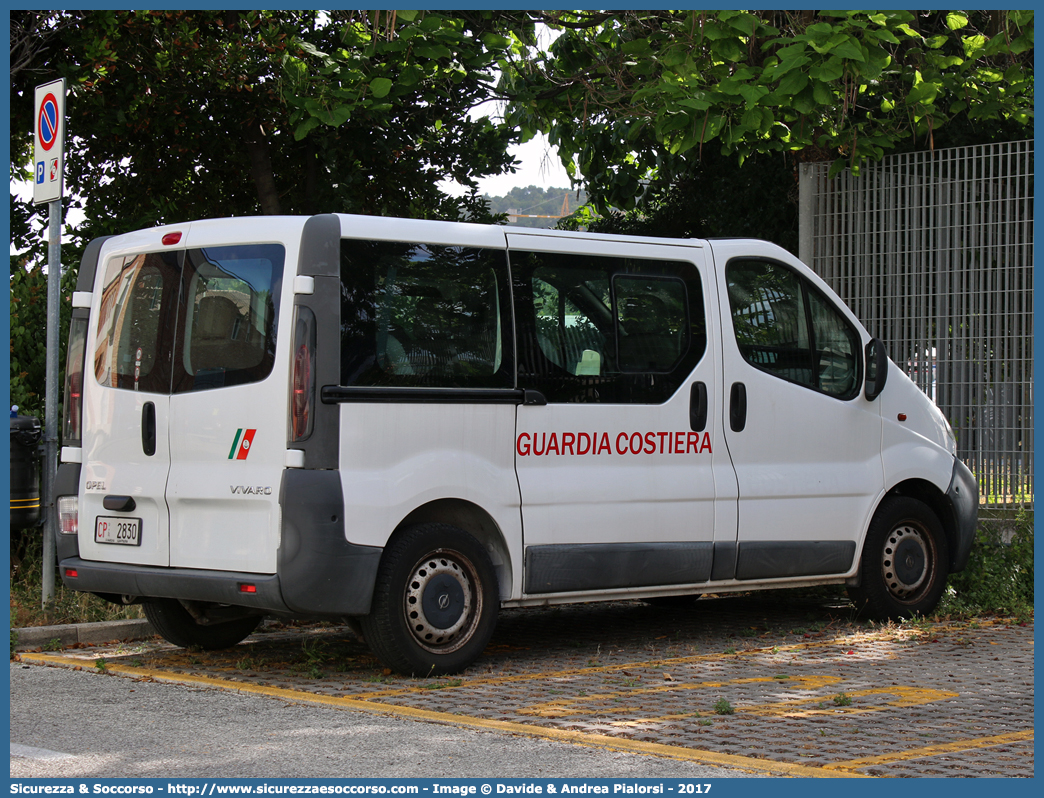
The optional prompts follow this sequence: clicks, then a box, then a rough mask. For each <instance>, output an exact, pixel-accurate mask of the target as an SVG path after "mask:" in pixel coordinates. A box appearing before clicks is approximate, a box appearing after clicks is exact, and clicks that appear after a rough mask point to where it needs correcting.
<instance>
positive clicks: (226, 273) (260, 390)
mask: <svg viewBox="0 0 1044 798" xmlns="http://www.w3.org/2000/svg"><path fill="white" fill-rule="evenodd" d="M207 232H208V231H206V230H200V229H199V228H196V229H194V230H193V236H192V238H191V239H190V240H189V241H188V242H187V243H188V244H189V248H188V249H187V250H186V253H185V257H184V260H183V266H182V286H181V297H182V299H181V309H180V310H181V317H180V320H179V321H180V323H179V325H178V334H177V337H176V340H175V342H174V349H173V353H172V356H173V365H172V373H173V380H172V393H171V397H170V415H169V418H170V428H169V431H170V476H169V479H168V482H167V491H166V495H167V505H168V507H169V509H170V565H171V567H176V568H204V569H213V570H223V571H247V572H252V573H275V570H276V551H277V549H278V547H279V483H280V478H281V476H282V472H283V468H284V465H285V459H286V418H287V401H288V383H287V379H288V377H287V375H288V373H289V361H288V357H289V356H288V354H286V353H285V352H280V351H279V350H277V346H276V342H277V333H278V332H279V331H280V327H281V326H282V328H283V329H285V330H286V331H287V332H289V329H290V321H289V318H287V319H286V320H285V321H284V324H283V325H280V323H279V322H280V319H279V311H280V307H281V305H282V304H283V303H282V302H281V293H282V286H283V269H284V263H285V259H286V248H285V247H284V245H283V244H280V243H242V244H215V245H209V244H208V243H207V239H208V238H209V237H210V236H209V235H207ZM214 233H218V234H220V231H219V230H216V231H214ZM266 233H267V235H266V236H265V237H266V238H267V236H268V235H270V234H271V233H270V232H268V231H266ZM226 235H227V234H226ZM215 238H217V236H215ZM217 240H220V238H217ZM262 240H264V239H262ZM268 240H269V241H270V240H271V239H268ZM287 304H291V303H287ZM283 350H288V347H283ZM277 352H279V354H277ZM277 361H278V363H279V364H280V368H279V370H276V368H275V366H276V363H277Z"/></svg>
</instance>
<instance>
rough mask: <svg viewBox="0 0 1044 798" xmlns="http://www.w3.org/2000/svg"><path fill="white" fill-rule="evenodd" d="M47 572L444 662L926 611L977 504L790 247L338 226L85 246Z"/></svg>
mask: <svg viewBox="0 0 1044 798" xmlns="http://www.w3.org/2000/svg"><path fill="white" fill-rule="evenodd" d="M73 308H74V310H73V319H72V326H71V332H70V345H69V350H68V351H69V363H68V366H67V373H68V379H67V386H66V402H65V414H66V417H65V437H64V447H63V448H62V465H61V467H60V471H59V476H58V490H57V495H58V496H59V498H58V506H59V515H60V530H59V533H58V557H59V563H60V573H61V576H62V579H63V580H64V583H65V584H66V585H67V586H69V587H71V588H74V589H76V590H82V591H88V592H91V593H96V594H98V595H100V596H102V597H103V598H105V599H107V600H109V601H113V602H118V603H125V604H126V603H136V602H141V603H142V604H143V605H144V610H145V614H146V616H147V617H148V618H149V619H150V620H151V621H152V623H153V624H154V625H155V627H156V628H157V630H158V631H159V632H160V633H161V634H162V635H163V636H164V637H166V638H167V639H168V640H169V641H171V642H173V643H175V644H177V645H182V646H190V645H194V646H201V647H203V648H221V647H227V646H231V645H234V644H235V643H237V642H239V641H240V640H242V639H243V638H244V637H246V636H247V635H248V634H249V633H250V632H251V631H252V630H253V629H254V628H255V627H256V626H257V624H258V622H259V621H260V619H261V618H262V617H263V616H266V615H270V616H279V617H297V618H326V619H358V620H359V621H360V623H361V628H362V631H363V633H364V635H365V638H366V640H367V641H368V643H369V645H370V646H371V647H372V649H373V651H374V653H375V654H376V655H377V657H378V658H379V659H380V660H381V661H382V662H383V663H384V664H385V665H386V666H388V667H390V668H392V669H394V670H396V671H400V672H403V673H414V674H439V673H450V672H455V671H459V670H460V669H462V668H465V667H466V666H467V665H468V664H470V663H471V662H472V661H474V660H475V658H476V657H478V656H479V655H480V654H481V652H482V650H483V647H484V646H485V645H486V642H487V641H488V640H489V637H490V634H491V633H492V631H493V627H494V624H495V623H496V618H497V613H498V610H499V608H500V607H523V606H533V605H542V604H552V603H561V602H579V601H598V600H608V599H620V598H643V599H656V598H659V597H671V596H683V595H693V596H694V595H699V594H702V593H710V592H713V593H722V592H727V591H748V590H751V589H756V588H770V587H794V586H804V585H816V584H830V583H844V584H846V585H848V587H849V590H850V592H851V594H852V596H853V598H854V599H855V601H856V602H857V604H858V605H859V606H860V607H861V608H862V609H863V610H864V611H865V612H866V613H867V614H869V615H871V616H874V617H880V618H886V617H888V618H894V617H907V616H910V615H913V614H916V613H924V612H928V611H930V610H931V609H932V608H933V607H934V606H935V605H936V602H937V601H938V600H939V597H940V595H941V593H942V591H943V589H944V585H945V579H946V575H947V573H950V572H953V571H958V570H960V569H962V568H963V567H964V565H965V563H966V561H967V559H968V553H969V549H970V547H971V542H972V537H973V533H974V528H975V521H976V515H977V511H978V491H977V487H976V483H975V480H974V478H973V476H972V474H971V473H970V472H969V471H968V469H967V468H966V467H965V466H964V465H963V464H962V463H961V462H960V461H958V460H957V459H956V457H955V445H954V439H953V434H952V432H951V430H950V428H949V426H948V424H947V422H946V420H945V419H944V418H943V416H942V414H941V413H940V412H939V410H938V409H937V408H936V407H935V406H934V405H933V404H932V403H931V401H929V400H928V399H927V398H926V397H925V395H924V394H923V393H921V392H920V391H919V390H918V389H917V388H916V387H915V386H914V385H913V383H911V382H910V380H909V379H907V378H906V376H905V375H904V374H903V373H902V372H901V371H900V370H899V369H898V368H897V367H896V366H895V365H894V364H892V363H891V362H890V361H889V360H888V359H887V357H886V355H885V353H884V349H883V347H882V345H881V343H880V342H879V341H877V340H875V339H871V337H870V335H869V334H868V333H867V332H866V330H864V329H863V327H862V326H861V325H860V324H859V322H858V321H857V320H856V318H855V317H854V316H853V315H852V313H851V312H850V311H849V310H848V308H847V307H845V305H844V304H843V303H842V302H841V301H840V300H839V299H838V298H837V297H836V296H835V295H834V293H833V292H832V291H831V290H830V288H828V287H827V285H826V284H825V283H824V282H823V281H822V280H820V279H819V278H818V277H817V276H816V275H815V274H813V273H812V272H811V271H809V269H808V268H806V267H805V266H804V265H802V264H801V263H800V262H799V261H798V260H796V259H795V258H794V257H792V256H791V255H790V254H789V253H787V252H786V251H784V250H783V249H780V248H779V247H777V246H774V245H772V244H768V243H765V242H762V241H754V240H712V241H699V240H668V239H656V238H637V237H627V236H610V235H595V234H588V233H568V232H556V231H545V230H532V229H520V228H513V227H502V226H486V225H475V224H459V223H449V222H432V221H418V220H409V219H390V218H371V217H363V216H348V215H323V216H315V217H309V218H289V217H264V218H239V219H216V220H208V221H197V222H190V223H185V224H178V225H172V226H169V227H163V228H154V229H151V230H142V231H139V232H135V233H129V234H127V235H121V236H116V237H111V238H106V239H99V240H96V241H94V242H92V243H91V244H90V245H89V247H88V248H87V251H86V253H85V255H84V258H83V263H82V265H81V267H80V273H79V282H78V291H77V292H76V293H75V294H74V296H73Z"/></svg>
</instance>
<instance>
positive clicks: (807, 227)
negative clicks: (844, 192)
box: [798, 163, 816, 267]
mask: <svg viewBox="0 0 1044 798" xmlns="http://www.w3.org/2000/svg"><path fill="white" fill-rule="evenodd" d="M815 199H816V190H815V184H814V183H813V177H812V164H810V163H802V164H798V259H799V260H800V261H801V262H802V263H804V264H805V265H807V266H809V267H811V266H812V256H813V255H814V254H815V253H814V251H813V247H812V241H813V236H812V233H813V230H812V225H813V224H814V222H815V214H814V213H813V211H814V206H815Z"/></svg>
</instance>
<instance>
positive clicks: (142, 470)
mask: <svg viewBox="0 0 1044 798" xmlns="http://www.w3.org/2000/svg"><path fill="white" fill-rule="evenodd" d="M93 332H94V331H93V330H92V331H91V333H92V334H91V335H90V336H89V337H88V339H87V340H88V343H89V345H90V346H91V349H90V350H89V351H93V346H94V338H95V336H94V334H93ZM85 376H86V377H87V379H91V380H93V379H94V376H93V374H89V375H85ZM146 402H152V403H153V405H154V406H155V408H156V420H157V425H162V424H164V423H165V422H166V419H167V418H168V417H169V408H170V403H169V401H168V398H167V397H165V396H157V395H155V394H146V393H132V392H129V391H113V390H97V391H95V390H87V391H84V400H83V418H84V426H85V427H86V428H88V429H90V430H92V434H91V435H90V437H89V438H87V440H86V441H85V442H84V443H85V446H84V448H83V450H82V458H83V469H82V471H81V472H80V474H81V482H80V490H81V493H80V497H81V499H80V502H81V507H80V517H81V518H82V519H83V521H82V522H81V523H80V530H79V534H78V535H77V539H78V542H79V547H80V556H81V557H83V558H84V559H86V560H101V561H105V562H118V563H132V564H135V565H160V566H165V565H169V564H170V545H169V536H170V516H169V512H168V510H167V503H166V500H165V497H164V491H165V488H166V484H167V474H168V471H169V470H170V447H169V445H168V442H167V437H166V436H165V435H161V436H157V440H156V453H155V454H154V455H153V456H151V457H147V456H145V454H144V453H143V452H142V448H141V439H140V437H138V436H128V435H126V434H122V433H121V429H122V428H123V427H124V426H125V420H126V419H128V418H131V419H140V418H141V417H142V413H143V412H144V406H145V403H146ZM110 495H122V496H130V497H132V498H133V499H134V502H135V505H136V507H135V509H134V517H136V518H140V519H141V535H142V537H141V541H142V542H141V545H140V546H114V545H112V544H105V543H96V542H95V540H94V535H95V529H96V526H95V524H96V520H95V519H97V518H98V517H117V516H118V515H119V513H113V512H110V511H108V510H106V509H105V508H104V507H103V506H102V502H103V500H104V498H105V497H106V496H110Z"/></svg>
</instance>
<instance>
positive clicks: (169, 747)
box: [10, 662, 753, 780]
mask: <svg viewBox="0 0 1044 798" xmlns="http://www.w3.org/2000/svg"><path fill="white" fill-rule="evenodd" d="M10 722H11V777H12V778H24V777H47V778H69V777H75V778H117V777H118V778H303V777H320V778H483V777H485V778H539V777H548V778H606V777H618V778H675V777H676V778H689V779H700V780H706V779H713V778H722V777H732V776H745V777H749V776H751V775H753V774H751V773H748V772H743V771H739V770H729V769H723V768H716V767H709V766H706V765H702V764H699V763H692V762H683V761H674V760H671V759H665V758H661V757H656V756H647V755H639V754H630V753H620V752H613V751H607V750H604V749H599V748H595V747H589V746H584V745H573V744H567V743H559V742H555V741H548V740H539V739H532V738H529V737H522V736H514V735H511V734H503V733H497V732H490V731H477V730H474V729H466V728H458V727H454V726H452V725H445V724H439V723H431V722H418V721H412V720H407V719H403V718H391V717H382V716H381V715H378V714H371V713H366V712H356V711H350V710H339V709H332V708H329V707H323V706H315V705H311V704H307V703H302V702H291V701H285V700H280V699H275V698H270V697H264V696H256V695H248V694H241V693H235V692H230V691H227V690H215V689H211V688H198V687H192V686H187V685H180V684H169V683H161V682H153V681H137V680H132V679H127V678H121V677H118V676H114V675H110V674H105V673H97V672H93V671H75V670H69V669H66V668H53V667H44V666H41V665H28V664H23V663H18V662H12V663H11V716H10Z"/></svg>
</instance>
